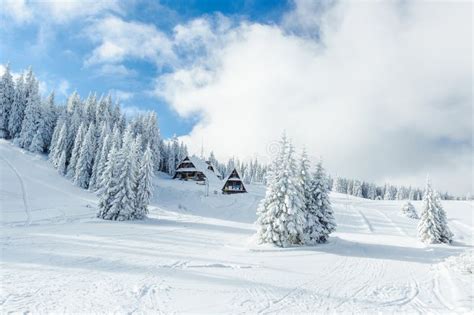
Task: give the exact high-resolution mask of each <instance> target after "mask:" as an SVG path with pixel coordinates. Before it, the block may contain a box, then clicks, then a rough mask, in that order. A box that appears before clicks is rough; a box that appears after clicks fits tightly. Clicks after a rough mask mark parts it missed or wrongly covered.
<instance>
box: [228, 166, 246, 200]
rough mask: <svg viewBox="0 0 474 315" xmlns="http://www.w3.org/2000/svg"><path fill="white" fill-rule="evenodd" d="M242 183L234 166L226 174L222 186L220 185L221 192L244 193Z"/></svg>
mask: <svg viewBox="0 0 474 315" xmlns="http://www.w3.org/2000/svg"><path fill="white" fill-rule="evenodd" d="M246 192H247V190H246V189H245V186H244V183H243V182H242V180H241V179H240V176H239V173H237V170H236V169H235V168H234V170H233V171H232V172H231V173H230V174H229V176H227V179H226V181H225V184H224V187H222V193H224V194H237V193H246Z"/></svg>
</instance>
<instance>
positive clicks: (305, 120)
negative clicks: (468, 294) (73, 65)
mask: <svg viewBox="0 0 474 315" xmlns="http://www.w3.org/2000/svg"><path fill="white" fill-rule="evenodd" d="M302 6H303V7H304V8H303V9H302ZM314 10H316V11H314ZM217 32H219V36H217V37H216V36H214V35H215V34H216V33H217ZM178 34H182V35H181V36H180V37H181V38H184V39H191V40H188V42H189V43H190V44H189V46H191V45H195V44H196V40H194V39H196V38H199V41H198V43H199V45H200V47H201V48H200V49H201V50H204V51H205V53H204V54H200V56H201V57H200V58H196V62H194V63H192V64H186V65H185V66H183V67H178V68H176V69H175V71H173V72H172V73H169V74H167V75H164V76H161V77H160V78H158V79H157V84H156V94H157V95H158V96H159V97H162V98H164V99H165V100H166V101H167V102H168V103H169V104H170V105H171V106H172V107H173V108H174V109H175V110H176V111H177V112H178V113H179V114H180V115H181V116H183V117H190V116H193V115H196V114H198V115H200V117H202V119H201V120H200V122H199V123H198V124H197V125H196V126H195V127H194V129H193V130H192V132H191V133H190V134H189V135H188V136H185V137H184V139H185V140H186V141H187V142H188V144H189V146H190V147H191V149H194V150H196V151H198V150H199V147H200V146H201V140H202V139H204V142H205V146H206V147H207V148H213V149H214V151H215V152H216V153H217V154H218V155H219V156H220V157H221V158H226V157H230V156H234V155H235V156H239V157H241V158H247V157H252V156H259V157H260V158H261V159H265V158H267V157H268V148H269V146H271V144H272V143H273V141H274V140H275V139H276V138H278V137H279V134H281V132H282V130H284V129H285V130H286V131H287V133H288V134H289V135H290V137H291V138H293V139H294V142H295V144H296V145H297V146H299V147H302V146H306V148H307V150H308V151H309V152H310V153H311V154H312V155H313V156H320V155H321V156H323V157H324V159H325V160H326V164H327V165H328V167H329V169H330V170H331V171H332V173H333V174H340V175H343V176H356V177H360V178H363V179H370V180H377V181H383V180H388V179H392V180H395V181H400V182H401V181H405V180H409V181H410V182H411V183H413V184H422V182H423V181H424V178H425V176H426V174H427V173H430V174H431V176H432V177H433V178H434V180H435V181H437V182H438V185H439V187H440V188H441V189H450V190H451V191H453V190H455V191H456V192H458V193H462V192H466V191H469V190H470V189H471V187H470V181H471V163H472V73H471V71H472V59H471V57H472V48H471V42H472V30H471V7H470V4H468V3H426V2H389V3H364V2H340V3H335V4H332V5H331V6H327V7H320V6H312V5H311V2H310V1H301V2H298V3H297V6H296V9H295V10H294V11H292V12H290V13H289V14H288V15H287V16H286V17H285V18H284V19H283V22H282V23H281V25H262V24H256V23H242V24H239V25H238V26H234V27H229V26H228V25H227V26H225V27H223V28H222V29H219V28H218V27H210V28H209V27H207V28H206V23H204V22H202V21H201V22H200V23H197V24H193V23H189V24H187V25H183V26H180V27H179V32H178ZM194 34H203V35H200V36H195V35H194ZM216 38H217V39H216ZM191 47H192V46H191ZM202 56H205V57H204V58H202Z"/></svg>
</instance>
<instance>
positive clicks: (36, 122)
mask: <svg viewBox="0 0 474 315" xmlns="http://www.w3.org/2000/svg"><path fill="white" fill-rule="evenodd" d="M25 91H26V107H25V116H24V119H23V122H22V125H21V132H20V136H19V138H18V139H17V140H16V143H17V144H18V145H19V146H20V147H21V148H25V149H29V147H30V145H31V142H32V141H33V138H34V137H35V135H36V133H37V131H38V129H39V126H40V124H41V119H42V117H41V100H40V96H39V88H38V81H37V80H36V78H35V76H34V74H33V71H32V69H31V68H30V69H29V70H28V73H27V75H26V85H25Z"/></svg>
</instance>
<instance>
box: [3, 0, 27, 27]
mask: <svg viewBox="0 0 474 315" xmlns="http://www.w3.org/2000/svg"><path fill="white" fill-rule="evenodd" d="M0 11H1V13H0V16H4V17H9V18H11V19H12V20H13V21H14V22H15V23H18V24H23V23H27V22H30V21H31V20H32V19H33V12H32V10H31V8H30V7H28V5H27V2H26V0H4V1H3V2H2V9H1V10H0Z"/></svg>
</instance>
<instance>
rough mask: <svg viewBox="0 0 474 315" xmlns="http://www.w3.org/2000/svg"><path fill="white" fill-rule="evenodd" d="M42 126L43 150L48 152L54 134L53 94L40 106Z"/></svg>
mask: <svg viewBox="0 0 474 315" xmlns="http://www.w3.org/2000/svg"><path fill="white" fill-rule="evenodd" d="M42 113H43V114H42V116H43V120H42V125H41V132H40V133H41V135H42V136H43V143H44V149H45V150H49V149H50V147H51V141H52V138H53V133H54V126H55V125H56V121H57V112H56V105H55V104H54V92H52V93H51V94H49V96H48V98H47V99H46V101H45V102H44V103H43V105H42Z"/></svg>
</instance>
